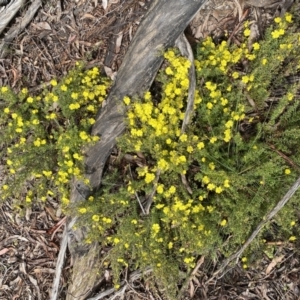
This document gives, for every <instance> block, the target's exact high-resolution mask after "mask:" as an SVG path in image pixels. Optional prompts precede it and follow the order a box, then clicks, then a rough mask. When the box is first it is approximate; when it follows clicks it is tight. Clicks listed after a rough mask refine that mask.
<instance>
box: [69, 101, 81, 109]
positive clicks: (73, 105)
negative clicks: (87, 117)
mask: <svg viewBox="0 0 300 300" xmlns="http://www.w3.org/2000/svg"><path fill="white" fill-rule="evenodd" d="M78 108H80V104H79V103H71V104H70V105H69V109H70V110H75V109H78Z"/></svg>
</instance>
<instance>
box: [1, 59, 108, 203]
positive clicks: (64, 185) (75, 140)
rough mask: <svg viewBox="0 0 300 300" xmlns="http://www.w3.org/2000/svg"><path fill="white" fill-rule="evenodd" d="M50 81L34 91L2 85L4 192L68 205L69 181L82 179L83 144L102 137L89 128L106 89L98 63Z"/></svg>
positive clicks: (20, 198) (26, 200)
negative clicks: (53, 199) (19, 90)
mask: <svg viewBox="0 0 300 300" xmlns="http://www.w3.org/2000/svg"><path fill="white" fill-rule="evenodd" d="M50 85H51V88H45V89H44V90H43V91H42V92H41V93H40V94H39V95H36V96H33V95H29V94H28V90H27V89H26V88H24V89H22V90H21V92H20V93H18V94H15V93H14V92H13V91H12V90H11V89H10V88H8V87H5V86H4V87H2V88H0V98H1V99H2V102H1V106H2V109H1V112H0V127H1V133H2V135H1V152H0V155H1V156H0V157H1V158H2V161H4V162H5V165H6V170H5V172H4V175H5V179H4V182H3V184H2V187H1V194H0V195H1V199H2V200H5V199H7V198H12V199H15V201H14V202H15V204H16V205H17V206H23V207H24V206H26V205H31V204H32V203H35V202H40V203H42V202H45V201H46V200H47V198H48V197H58V198H59V199H60V200H61V203H62V204H63V207H65V208H66V207H67V205H68V204H69V190H70V180H71V179H72V178H73V176H76V177H78V178H82V179H83V180H84V178H83V174H84V172H83V159H84V148H85V147H86V146H88V145H90V144H92V143H94V142H95V141H97V140H98V137H95V136H93V137H92V136H90V134H89V130H90V127H91V125H92V124H93V123H94V122H95V119H94V116H95V114H96V111H97V110H98V109H99V106H100V105H101V102H102V101H103V99H104V97H105V96H106V90H107V88H108V81H107V80H106V79H103V78H102V77H100V76H99V70H98V68H93V69H91V70H87V71H84V69H83V65H82V64H80V63H78V64H77V66H76V68H75V69H74V70H73V71H71V72H70V73H69V74H68V75H67V76H66V77H65V78H64V79H62V80H61V81H60V83H58V82H57V81H56V80H55V79H53V80H51V82H50Z"/></svg>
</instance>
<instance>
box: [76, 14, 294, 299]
mask: <svg viewBox="0 0 300 300" xmlns="http://www.w3.org/2000/svg"><path fill="white" fill-rule="evenodd" d="M289 20H290V17H289V14H287V15H286V17H285V19H280V21H279V22H275V24H274V26H273V27H272V28H269V29H268V30H267V32H266V33H265V39H264V40H262V41H259V42H255V43H254V44H253V46H252V48H248V46H247V37H248V36H249V34H248V33H249V32H248V30H247V29H248V27H247V24H246V25H245V31H244V37H245V41H244V43H242V44H241V45H240V46H239V47H237V46H230V45H229V44H228V43H227V42H226V41H223V42H221V43H220V44H215V43H214V42H213V40H212V39H211V38H207V39H206V40H204V41H203V42H202V43H201V44H200V46H199V47H198V49H197V55H196V60H195V67H196V73H197V89H196V94H195V99H194V115H193V117H192V121H191V123H190V124H189V126H188V129H187V130H186V131H185V132H183V131H182V128H181V126H182V120H183V119H184V115H185V110H186V100H187V94H188V88H189V76H188V70H189V67H190V62H189V61H188V60H187V59H186V58H184V57H181V56H180V55H178V53H177V51H176V50H174V49H170V50H168V51H167V52H166V53H165V54H164V57H165V60H166V67H165V69H163V70H162V71H161V72H160V74H159V75H158V77H157V81H158V82H159V83H160V85H161V94H160V97H154V96H153V94H152V93H150V92H149V91H147V92H146V93H145V94H144V97H143V98H142V99H138V98H130V97H127V96H126V97H124V99H123V102H124V106H125V107H126V108H127V117H126V122H127V125H128V127H127V128H128V129H127V132H126V133H125V135H124V136H122V137H121V138H120V139H119V140H118V147H119V148H120V150H121V153H124V154H125V153H129V154H130V155H132V156H133V161H131V163H130V164H128V165H127V167H126V170H124V171H123V172H122V179H121V176H120V174H119V173H118V171H115V172H114V173H113V174H107V177H106V178H107V179H105V180H104V184H103V190H102V191H101V192H100V193H99V195H97V196H96V198H97V200H96V201H94V202H93V203H90V205H89V208H88V211H87V212H86V213H85V214H84V217H83V219H82V220H83V222H84V223H85V224H86V223H87V222H90V221H91V220H92V221H93V222H92V226H91V231H90V236H89V239H92V240H93V239H97V240H99V237H100V241H101V242H102V243H103V244H104V245H109V246H112V250H111V251H110V255H109V257H110V258H109V261H110V263H111V266H112V268H113V270H114V274H119V272H120V270H121V269H122V268H124V267H127V266H132V267H133V268H138V267H140V268H146V267H148V266H151V267H152V268H153V272H154V274H155V276H156V278H157V279H159V281H160V283H164V286H165V287H167V290H168V292H170V293H171V294H172V293H173V296H174V295H175V294H176V287H177V283H178V282H179V281H180V276H179V274H180V271H183V272H189V270H191V269H192V268H193V267H194V266H195V264H196V261H197V259H198V258H199V256H201V255H207V256H211V257H212V256H215V255H216V253H217V252H218V253H219V255H220V254H221V255H223V256H225V257H227V256H228V255H230V254H232V253H233V252H234V251H236V250H237V249H238V248H239V247H240V246H241V245H242V244H243V243H244V242H245V239H246V238H247V237H248V236H249V235H250V234H251V232H252V231H253V229H254V228H255V227H256V226H257V224H258V223H259V222H260V221H261V220H262V219H263V218H264V216H265V215H266V213H267V212H268V211H269V210H270V209H271V208H273V207H274V206H275V205H276V203H277V202H278V201H279V200H280V199H281V197H282V196H283V195H284V194H285V193H286V192H287V190H288V189H289V188H290V186H291V185H292V184H293V182H294V181H295V180H296V178H297V176H298V175H299V169H298V168H297V167H295V166H296V165H297V164H298V163H299V160H300V156H299V152H298V151H295V150H294V149H296V148H297V147H299V142H298V141H299V138H300V130H299V125H300V124H299V120H300V119H299V117H300V110H299V103H300V102H299V95H298V94H297V90H298V89H299V81H295V83H294V84H286V81H284V80H287V79H286V78H288V77H289V76H291V77H292V76H294V75H295V73H297V70H298V69H299V58H300V49H299V38H300V35H299V33H298V32H297V30H296V26H294V25H293V23H291V22H289ZM277 21H278V19H277ZM249 30H250V29H249ZM274 32H275V33H274ZM277 32H279V33H280V34H279V36H277V35H278V34H277ZM285 45H286V46H285ZM289 45H292V46H289ZM243 66H244V67H243ZM277 87H280V89H281V94H280V95H279V96H276V99H273V100H272V97H273V94H276V93H277ZM270 101H271V102H270ZM287 156H288V158H287ZM134 160H136V163H134ZM108 178H109V179H108ZM105 182H107V184H105ZM112 182H115V185H113V184H112ZM299 200H300V199H299V195H298V194H296V196H295V197H294V200H293V202H291V203H289V204H288V205H287V206H286V207H285V209H284V210H283V211H282V212H280V213H279V214H278V215H277V217H276V220H275V222H276V226H277V227H278V226H279V227H280V228H281V231H280V234H279V233H278V232H277V235H276V238H277V239H278V238H280V239H283V240H285V241H288V240H289V241H294V237H295V234H296V232H297V233H299V231H296V229H295V227H292V226H290V223H291V219H295V218H296V217H295V211H294V209H293V203H296V202H297V201H298V202H299ZM83 205H84V206H86V204H83ZM95 212H97V216H99V219H98V218H97V219H95V218H94V214H95ZM105 218H109V219H110V220H111V222H110V223H107V222H106V221H105ZM245 224H247V226H245ZM277 230H278V228H277ZM264 234H266V235H267V236H268V238H269V239H272V238H275V236H273V235H272V227H271V226H269V227H268V228H266V231H265V232H262V235H264ZM103 237H104V238H103ZM259 243H262V244H263V239H261V240H258V241H257V243H256V246H255V247H254V248H255V249H256V248H257V245H258V244H259ZM250 250H251V249H249V251H250ZM243 262H245V260H244V261H243ZM248 264H249V262H248ZM246 266H247V265H246V264H245V263H244V267H246ZM115 280H116V284H117V281H118V276H115Z"/></svg>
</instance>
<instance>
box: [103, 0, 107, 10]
mask: <svg viewBox="0 0 300 300" xmlns="http://www.w3.org/2000/svg"><path fill="white" fill-rule="evenodd" d="M102 6H103V8H104V10H106V8H107V0H102Z"/></svg>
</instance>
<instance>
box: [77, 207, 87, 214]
mask: <svg viewBox="0 0 300 300" xmlns="http://www.w3.org/2000/svg"><path fill="white" fill-rule="evenodd" d="M78 212H79V213H81V214H85V213H86V208H85V207H82V208H79V210H78Z"/></svg>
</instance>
